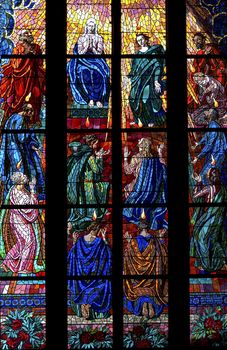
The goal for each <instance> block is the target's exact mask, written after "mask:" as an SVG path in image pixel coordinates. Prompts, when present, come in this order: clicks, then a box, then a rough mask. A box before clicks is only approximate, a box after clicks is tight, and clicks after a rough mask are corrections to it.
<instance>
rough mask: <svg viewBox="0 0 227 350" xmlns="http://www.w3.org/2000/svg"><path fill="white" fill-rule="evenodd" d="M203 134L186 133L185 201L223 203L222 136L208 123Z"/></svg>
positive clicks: (225, 146) (224, 145)
mask: <svg viewBox="0 0 227 350" xmlns="http://www.w3.org/2000/svg"><path fill="white" fill-rule="evenodd" d="M208 127H209V130H208V131H206V132H189V199H190V201H191V202H194V203H198V204H199V203H213V204H215V203H222V202H226V176H227V168H226V149H227V140H226V133H225V132H223V131H221V128H220V125H219V124H218V123H217V122H216V120H215V119H214V120H212V121H211V122H210V123H209V125H208Z"/></svg>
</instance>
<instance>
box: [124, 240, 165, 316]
mask: <svg viewBox="0 0 227 350" xmlns="http://www.w3.org/2000/svg"><path fill="white" fill-rule="evenodd" d="M124 274H125V275H139V276H142V275H146V276H149V275H150V276H151V275H165V274H167V250H166V247H165V245H164V244H163V242H160V241H158V240H157V239H156V238H155V237H154V236H152V235H149V236H147V237H144V236H142V235H138V236H137V237H136V238H132V239H131V242H130V245H129V246H128V249H127V252H126V253H125V256H124ZM124 294H125V297H124V306H125V308H126V309H127V310H128V311H130V312H132V313H133V314H135V315H141V312H142V308H143V304H144V303H150V304H151V305H152V306H153V309H154V312H155V316H159V315H160V314H161V312H162V311H163V307H164V305H166V303H167V284H166V281H165V280H161V279H157V280H153V279H138V280H136V279H127V280H124Z"/></svg>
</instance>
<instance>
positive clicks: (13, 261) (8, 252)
mask: <svg viewBox="0 0 227 350" xmlns="http://www.w3.org/2000/svg"><path fill="white" fill-rule="evenodd" d="M0 247H1V249H0V277H1V276H20V277H23V276H29V277H30V276H42V275H44V274H45V211H44V210H42V209H30V208H29V209H25V208H24V209H22V208H20V209H1V212H0Z"/></svg>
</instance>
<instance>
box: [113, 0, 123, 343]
mask: <svg viewBox="0 0 227 350" xmlns="http://www.w3.org/2000/svg"><path fill="white" fill-rule="evenodd" d="M112 28H113V29H112V43H113V46H112V106H113V107H112V120H113V122H112V150H113V162H112V167H113V171H112V174H113V279H112V282H113V284H112V291H113V337H114V344H113V347H114V349H118V348H119V349H122V348H123V283H122V254H123V240H122V208H121V204H122V198H121V197H122V194H121V193H122V189H121V186H122V173H121V172H122V167H121V164H122V154H121V74H120V73H121V1H120V0H112Z"/></svg>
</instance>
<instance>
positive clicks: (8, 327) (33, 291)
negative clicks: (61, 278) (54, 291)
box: [0, 280, 46, 349]
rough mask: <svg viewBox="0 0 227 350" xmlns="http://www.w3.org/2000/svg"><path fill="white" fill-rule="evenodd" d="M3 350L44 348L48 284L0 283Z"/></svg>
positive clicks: (39, 281) (40, 282) (1, 341)
mask: <svg viewBox="0 0 227 350" xmlns="http://www.w3.org/2000/svg"><path fill="white" fill-rule="evenodd" d="M0 305H1V309H0V323H1V339H0V347H1V349H45V345H46V344H45V343H46V298H45V281H41V280H36V281H32V280H31V281H0Z"/></svg>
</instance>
